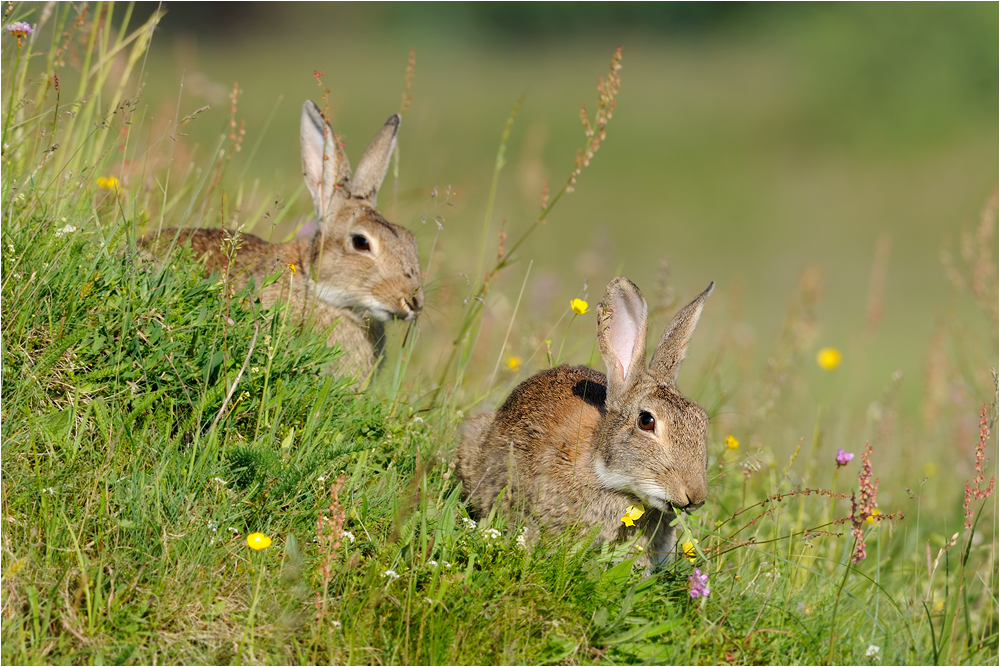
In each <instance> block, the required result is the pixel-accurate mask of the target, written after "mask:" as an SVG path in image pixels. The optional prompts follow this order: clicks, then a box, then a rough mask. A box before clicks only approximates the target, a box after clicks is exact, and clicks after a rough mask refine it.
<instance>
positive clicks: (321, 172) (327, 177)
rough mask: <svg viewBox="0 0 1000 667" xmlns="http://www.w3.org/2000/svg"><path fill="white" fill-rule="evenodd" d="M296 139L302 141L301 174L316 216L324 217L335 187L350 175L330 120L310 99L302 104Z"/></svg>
mask: <svg viewBox="0 0 1000 667" xmlns="http://www.w3.org/2000/svg"><path fill="white" fill-rule="evenodd" d="M299 140H300V142H301V144H302V176H303V177H304V178H305V179H306V187H308V188H309V193H310V194H311V195H312V198H313V206H315V208H316V217H317V218H319V219H320V220H324V219H325V218H326V216H327V214H329V212H330V207H331V202H332V200H333V195H334V193H335V192H336V190H337V187H338V186H341V187H342V186H343V183H346V181H348V180H349V179H350V177H351V166H350V165H349V164H348V163H347V157H346V156H345V155H344V152H343V151H341V150H339V148H338V146H337V137H336V136H335V135H334V134H333V130H332V129H330V124H329V123H327V122H326V120H325V119H324V118H323V114H322V113H320V110H319V107H317V106H316V105H315V104H313V103H312V102H311V101H310V100H306V102H305V104H303V105H302V123H301V125H300V128H299ZM338 181H343V183H338Z"/></svg>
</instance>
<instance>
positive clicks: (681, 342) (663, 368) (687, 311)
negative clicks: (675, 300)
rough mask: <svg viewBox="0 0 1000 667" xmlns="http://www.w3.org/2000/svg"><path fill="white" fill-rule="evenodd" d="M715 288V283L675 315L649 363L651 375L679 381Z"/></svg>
mask: <svg viewBox="0 0 1000 667" xmlns="http://www.w3.org/2000/svg"><path fill="white" fill-rule="evenodd" d="M714 288H715V282H714V281H713V282H712V283H711V284H710V285H709V286H708V289H706V290H705V291H704V292H702V293H701V294H699V295H698V296H697V297H695V299H694V301H692V302H691V303H689V304H688V305H686V306H684V308H682V309H681V310H680V312H679V313H677V314H676V315H674V319H672V320H670V324H668V325H667V328H666V330H664V332H663V338H661V339H660V344H659V345H657V346H656V352H654V353H653V360H652V361H651V362H649V373H650V375H652V376H653V377H656V378H660V379H669V380H670V381H671V382H676V381H677V371H678V370H680V366H681V362H682V361H683V360H684V355H685V354H687V345H688V341H689V340H691V334H693V333H694V328H695V326H697V325H698V318H699V317H701V311H702V308H704V307H705V299H707V298H708V295H709V294H711V293H712V290H713V289H714Z"/></svg>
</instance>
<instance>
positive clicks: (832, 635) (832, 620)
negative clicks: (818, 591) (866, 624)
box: [826, 537, 858, 665]
mask: <svg viewBox="0 0 1000 667" xmlns="http://www.w3.org/2000/svg"><path fill="white" fill-rule="evenodd" d="M857 546H858V538H857V537H855V538H854V544H852V545H851V550H850V553H851V554H853V553H854V550H855V548H856V547H857ZM851 558H852V557H851V556H848V557H847V564H846V565H845V567H844V576H843V577H842V578H841V579H840V585H839V586H837V598H836V600H834V603H833V614H832V616H831V618H830V652H829V654H828V655H827V658H826V662H827V664H829V665H832V664H833V648H834V639H835V638H836V636H837V608H838V607H839V606H840V596H841V594H842V593H843V592H844V585H845V584H846V583H847V575H849V574H850V573H851Z"/></svg>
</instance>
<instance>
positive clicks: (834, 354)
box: [816, 347, 841, 371]
mask: <svg viewBox="0 0 1000 667" xmlns="http://www.w3.org/2000/svg"><path fill="white" fill-rule="evenodd" d="M840 359H841V357H840V350H838V349H837V348H835V347H824V348H823V349H822V350H820V351H819V352H818V353H817V354H816V363H817V364H819V367H820V368H822V369H823V370H824V371H832V370H833V369H834V368H836V367H837V366H839V365H840Z"/></svg>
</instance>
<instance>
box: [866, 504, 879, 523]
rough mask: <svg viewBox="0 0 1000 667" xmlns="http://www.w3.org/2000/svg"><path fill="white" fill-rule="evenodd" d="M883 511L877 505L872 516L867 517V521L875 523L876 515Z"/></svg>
mask: <svg viewBox="0 0 1000 667" xmlns="http://www.w3.org/2000/svg"><path fill="white" fill-rule="evenodd" d="M881 513H882V512H880V511H879V509H878V508H877V507H876V508H875V509H873V510H872V515H871V516H870V517H868V518H867V519H865V523H868V524H872V523H875V517H877V516H878V515H879V514H881Z"/></svg>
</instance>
